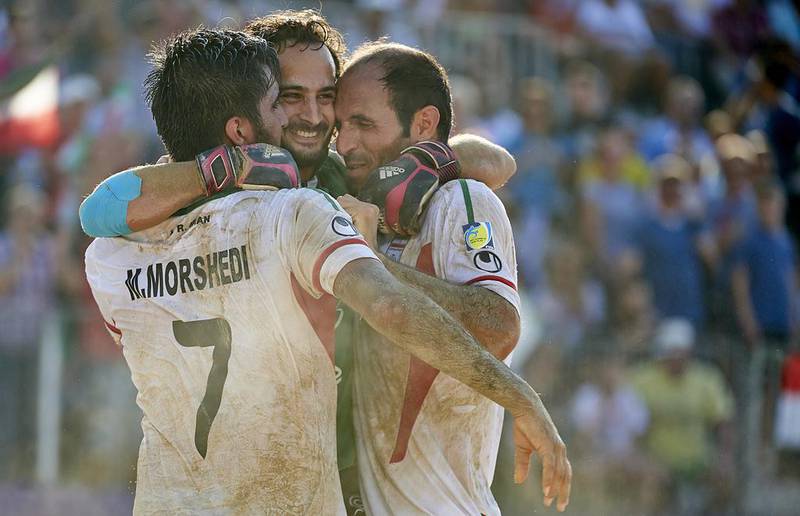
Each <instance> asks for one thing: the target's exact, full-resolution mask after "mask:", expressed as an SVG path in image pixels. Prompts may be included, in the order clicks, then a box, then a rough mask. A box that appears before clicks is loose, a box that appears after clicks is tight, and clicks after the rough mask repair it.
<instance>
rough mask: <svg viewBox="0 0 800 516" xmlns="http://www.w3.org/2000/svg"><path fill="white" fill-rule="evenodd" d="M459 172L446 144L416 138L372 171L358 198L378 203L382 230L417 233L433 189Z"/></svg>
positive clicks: (456, 175)
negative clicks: (393, 157) (394, 157)
mask: <svg viewBox="0 0 800 516" xmlns="http://www.w3.org/2000/svg"><path fill="white" fill-rule="evenodd" d="M460 175H461V167H460V166H459V164H458V161H457V160H456V157H455V154H453V150H452V149H451V148H450V147H448V146H447V144H444V143H442V142H434V141H424V142H419V143H415V144H414V145H411V146H410V147H407V148H406V149H404V150H403V152H402V153H400V157H398V158H397V159H396V160H394V161H392V162H390V163H387V164H386V165H383V166H381V167H378V169H377V170H374V171H372V172H371V173H370V175H369V177H368V178H367V181H366V182H365V183H364V186H363V187H362V188H361V191H360V192H359V194H358V198H359V199H360V200H362V201H365V202H369V203H372V204H375V205H376V206H378V208H379V210H380V217H379V229H380V230H381V231H382V232H383V233H389V232H393V233H396V234H398V235H400V236H413V235H416V234H417V233H419V230H420V226H421V220H420V219H421V217H422V213H423V212H424V211H425V208H426V207H427V205H428V201H430V199H431V196H432V195H433V194H434V192H436V190H438V189H439V186H441V185H443V184H444V183H446V182H448V181H450V180H453V179H457V178H458V177H459V176H460Z"/></svg>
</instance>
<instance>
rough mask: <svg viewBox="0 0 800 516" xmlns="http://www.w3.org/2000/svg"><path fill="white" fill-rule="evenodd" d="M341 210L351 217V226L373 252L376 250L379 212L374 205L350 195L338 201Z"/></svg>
mask: <svg viewBox="0 0 800 516" xmlns="http://www.w3.org/2000/svg"><path fill="white" fill-rule="evenodd" d="M336 200H337V201H339V204H341V205H342V208H344V209H345V211H347V213H349V214H350V216H351V217H353V224H355V226H356V229H357V230H358V232H359V233H361V235H362V236H363V237H364V239H365V240H366V241H367V244H368V245H369V246H370V248H372V250H373V251H377V249H378V218H379V217H380V210H379V209H378V207H377V206H375V205H374V204H370V203H367V202H362V201H359V200H358V199H356V198H355V197H353V196H352V195H350V194H346V195H342V196H341V197H339V198H338V199H336Z"/></svg>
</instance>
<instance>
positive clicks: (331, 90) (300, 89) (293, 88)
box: [280, 84, 336, 93]
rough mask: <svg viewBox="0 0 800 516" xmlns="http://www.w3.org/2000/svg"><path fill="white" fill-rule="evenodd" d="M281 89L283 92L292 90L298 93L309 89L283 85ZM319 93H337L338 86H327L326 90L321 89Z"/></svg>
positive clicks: (298, 85) (296, 85)
mask: <svg viewBox="0 0 800 516" xmlns="http://www.w3.org/2000/svg"><path fill="white" fill-rule="evenodd" d="M280 89H281V91H282V92H283V91H287V90H292V91H296V90H299V91H305V90H307V89H308V88H306V87H305V86H301V85H300V84H282V85H281V87H280ZM319 91H320V92H323V93H328V92H335V91H336V86H333V85H331V86H325V87H324V88H320V89H319Z"/></svg>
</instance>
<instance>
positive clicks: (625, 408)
mask: <svg viewBox="0 0 800 516" xmlns="http://www.w3.org/2000/svg"><path fill="white" fill-rule="evenodd" d="M587 361H589V362H591V368H590V369H591V371H592V375H591V377H590V378H589V380H588V381H587V382H584V383H583V384H581V385H580V386H579V387H578V389H577V391H576V392H575V395H574V396H573V398H572V401H571V403H570V405H571V408H570V419H571V422H572V426H573V428H574V432H575V434H574V436H573V439H572V440H571V443H570V444H571V445H572V446H573V447H574V448H573V449H574V450H575V451H574V452H573V453H577V454H578V455H579V456H581V457H583V460H582V461H580V462H581V464H583V465H584V467H583V468H581V471H580V473H579V474H580V475H582V476H586V477H587V481H588V483H589V484H590V485H593V486H596V487H597V488H599V489H600V491H601V493H602V494H603V495H605V496H601V497H600V498H599V500H598V501H601V503H602V504H603V505H601V506H597V505H593V509H594V511H596V512H598V513H599V512H604V513H605V512H610V511H615V510H616V511H621V512H624V513H642V512H644V513H649V512H651V511H652V509H653V503H654V501H655V499H656V498H657V489H658V486H659V484H660V482H661V479H660V478H659V477H660V475H659V470H658V468H657V466H655V465H654V464H652V463H651V462H650V461H649V460H648V459H647V458H646V457H644V456H643V455H642V454H641V453H640V452H639V450H638V440H639V439H640V438H641V437H642V436H643V435H644V433H645V431H646V430H647V425H648V420H649V414H648V412H647V407H646V406H645V404H644V401H643V400H642V399H641V397H639V394H638V393H637V392H636V391H635V390H634V389H633V387H632V386H631V385H630V383H629V382H628V381H627V380H626V378H625V363H624V361H623V359H622V357H620V355H619V354H618V353H616V352H615V350H614V349H613V346H612V347H611V349H605V350H603V351H599V352H596V353H594V354H590V355H589V356H588V357H587ZM593 498H594V497H593ZM595 500H597V499H596V498H595ZM621 502H622V503H624V504H626V505H622V506H620V503H621ZM604 509H605V510H604Z"/></svg>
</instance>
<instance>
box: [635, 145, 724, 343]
mask: <svg viewBox="0 0 800 516" xmlns="http://www.w3.org/2000/svg"><path fill="white" fill-rule="evenodd" d="M655 172H656V174H657V176H658V185H657V189H656V199H655V203H654V204H655V206H653V207H652V209H651V210H650V213H648V214H647V215H646V216H645V217H644V219H643V220H642V222H641V225H640V226H639V228H638V231H637V233H636V239H635V244H634V246H635V250H636V253H637V254H638V257H639V261H640V263H641V268H642V271H643V273H644V278H645V280H646V281H647V282H648V284H649V285H650V288H651V289H652V292H653V301H654V304H655V307H656V310H657V312H658V315H659V316H660V317H662V318H674V317H681V318H684V319H687V320H689V321H690V322H691V323H692V324H693V325H694V326H695V327H696V328H699V327H701V326H702V324H703V322H704V320H705V307H704V302H703V295H704V292H703V285H704V279H703V264H705V265H707V266H708V267H709V268H711V267H713V265H714V262H715V259H716V256H715V248H714V242H713V238H712V236H711V234H710V232H709V231H707V229H706V228H704V227H703V224H702V222H701V221H698V220H692V218H691V217H690V216H689V213H688V211H687V209H686V206H685V204H684V188H685V186H686V185H687V183H688V179H689V177H688V176H689V174H690V173H691V167H690V166H689V164H688V163H687V162H686V161H685V160H684V159H682V158H680V157H679V156H674V155H665V156H662V157H661V158H659V159H658V160H657V161H656V163H655Z"/></svg>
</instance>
